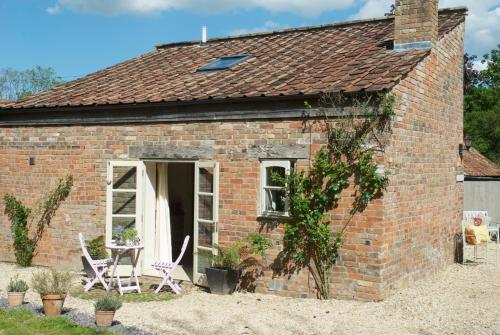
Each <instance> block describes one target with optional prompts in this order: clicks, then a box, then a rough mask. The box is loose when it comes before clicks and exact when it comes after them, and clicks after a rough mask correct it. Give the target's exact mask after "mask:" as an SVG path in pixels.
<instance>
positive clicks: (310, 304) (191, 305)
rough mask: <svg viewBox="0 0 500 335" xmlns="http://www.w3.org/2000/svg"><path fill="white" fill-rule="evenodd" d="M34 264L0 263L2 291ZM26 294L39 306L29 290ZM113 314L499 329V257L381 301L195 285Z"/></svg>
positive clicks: (199, 326)
mask: <svg viewBox="0 0 500 335" xmlns="http://www.w3.org/2000/svg"><path fill="white" fill-rule="evenodd" d="M31 271H33V268H30V269H20V268H17V267H15V266H13V265H12V264H6V263H0V273H2V276H1V278H0V288H1V289H0V297H1V298H5V297H6V293H5V287H6V285H7V282H8V278H9V277H10V276H12V275H14V274H15V273H19V274H20V276H21V277H23V278H26V279H29V278H30V273H31ZM2 300H4V299H2ZM27 301H29V302H30V303H32V304H33V306H34V307H35V308H39V307H40V297H39V296H38V295H37V294H35V293H33V292H31V291H30V292H28V294H27ZM0 305H1V303H0ZM65 307H67V308H68V309H69V311H68V312H67V313H66V314H65V315H66V316H68V317H70V318H71V319H73V320H76V321H78V322H79V323H81V324H85V325H93V321H94V319H93V306H92V302H91V301H87V300H82V299H78V298H73V297H68V298H67V300H66V303H65ZM116 320H117V321H118V324H117V325H115V326H114V327H113V330H115V331H117V332H120V333H124V334H150V333H152V334H166V333H169V334H231V335H232V334H353V335H354V334H356V335H357V334H370V335H372V334H373V335H376V334H397V335H401V334H425V335H427V334H474V335H481V334H486V335H495V334H497V335H499V334H500V263H499V264H498V265H496V264H495V262H494V257H493V262H492V263H490V264H480V265H468V266H462V265H458V264H455V265H451V266H449V267H448V268H447V269H446V270H444V271H443V272H441V273H440V274H438V275H436V276H433V277H432V278H429V279H426V280H422V281H419V282H418V283H417V284H416V285H415V286H414V287H412V288H410V289H406V290H402V291H399V292H398V293H396V294H394V295H393V296H391V297H389V298H388V299H387V300H385V301H383V302H379V303H362V302H355V301H341V300H330V301H317V300H313V299H292V298H281V297H276V296H272V295H262V294H248V293H247V294H245V293H236V294H233V295H231V296H217V295H210V294H207V293H204V292H201V291H197V290H193V291H192V292H190V293H188V294H186V295H184V296H182V297H180V298H178V299H175V300H171V301H161V302H147V303H125V304H124V306H123V308H122V309H121V310H119V311H118V312H117V315H116ZM139 329H140V330H139Z"/></svg>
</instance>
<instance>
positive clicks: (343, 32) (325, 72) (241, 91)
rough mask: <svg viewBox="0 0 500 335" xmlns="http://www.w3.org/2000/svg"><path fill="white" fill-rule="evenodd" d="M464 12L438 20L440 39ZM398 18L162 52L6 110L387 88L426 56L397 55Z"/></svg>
mask: <svg viewBox="0 0 500 335" xmlns="http://www.w3.org/2000/svg"><path fill="white" fill-rule="evenodd" d="M464 17H465V10H464V9H455V10H445V11H440V15H439V35H440V37H442V36H443V35H445V34H446V33H448V32H449V31H451V30H452V29H453V28H454V27H456V26H457V25H458V24H460V23H461V22H463V21H464ZM393 31H394V19H393V18H391V17H390V18H381V19H374V20H365V21H354V22H351V23H343V24H333V25H325V26H318V27H306V28H298V29H289V30H283V31H277V32H271V33H261V34H253V35H246V36H237V37H228V38H217V39H211V40H209V41H208V43H207V44H206V45H204V46H200V45H199V43H198V42H183V43H177V44H168V45H163V46H159V47H157V50H155V51H152V52H149V53H146V54H144V55H141V56H139V57H136V58H134V59H131V60H128V61H126V62H123V63H120V64H117V65H114V66H111V67H109V68H107V69H104V70H101V71H98V72H95V73H92V74H90V75H87V76H85V77H83V78H80V79H77V80H74V81H71V82H68V83H65V84H62V85H59V86H57V87H55V88H53V89H51V90H48V91H45V92H41V93H38V94H35V95H32V96H29V97H26V98H24V99H22V100H20V101H18V102H16V103H11V104H9V105H7V106H8V107H11V108H34V107H55V106H79V105H99V104H118V103H146V102H161V101H190V100H204V99H226V98H237V97H257V96H279V95H296V94H318V93H321V92H327V91H328V92H339V91H348V92H357V91H361V90H367V91H378V90H383V89H389V88H391V87H392V86H394V85H395V84H396V83H397V81H398V80H399V79H400V78H401V77H403V76H404V75H405V74H407V73H408V72H409V71H410V70H411V69H412V68H413V67H414V66H415V65H416V64H417V63H418V62H419V61H420V60H421V59H422V58H424V57H425V56H426V55H427V54H428V50H411V51H407V52H392V51H390V50H388V46H389V45H390V44H391V41H392V39H393V35H394V32H393ZM235 54H250V55H252V58H251V59H248V60H246V61H243V62H241V63H239V64H236V65H235V66H233V67H232V68H230V69H227V70H223V71H213V72H202V73H200V72H196V70H197V69H198V68H199V67H201V66H203V65H205V64H207V63H209V62H211V61H213V60H216V59H218V58H220V57H223V56H230V55H235Z"/></svg>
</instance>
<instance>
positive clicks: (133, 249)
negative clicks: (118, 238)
mask: <svg viewBox="0 0 500 335" xmlns="http://www.w3.org/2000/svg"><path fill="white" fill-rule="evenodd" d="M106 248H108V249H110V250H111V251H112V252H113V251H114V252H115V256H114V258H115V261H114V263H113V271H112V272H111V281H110V283H109V287H110V288H111V286H112V285H113V277H115V274H116V281H117V282H118V290H119V291H120V295H123V292H124V291H134V290H137V292H139V293H141V286H140V285H139V279H137V269H136V268H137V261H138V260H139V255H140V253H141V250H142V249H144V246H143V245H142V244H139V245H117V244H106ZM128 253H131V254H132V255H131V256H130V257H131V259H132V271H131V273H130V277H129V283H128V285H127V286H123V285H122V282H121V280H120V274H119V273H118V271H117V270H118V269H117V267H118V262H119V261H120V258H122V257H123V256H124V255H126V254H128ZM132 279H135V284H134V285H132Z"/></svg>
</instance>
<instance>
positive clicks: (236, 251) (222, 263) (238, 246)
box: [211, 233, 271, 269]
mask: <svg viewBox="0 0 500 335" xmlns="http://www.w3.org/2000/svg"><path fill="white" fill-rule="evenodd" d="M270 246H271V243H270V242H269V241H268V240H267V239H265V238H264V237H263V236H261V235H259V234H256V233H250V234H248V236H247V237H246V240H245V241H244V242H237V243H233V244H231V245H230V246H228V247H223V246H220V245H216V248H217V254H216V255H213V256H212V257H211V261H212V266H213V267H215V268H230V269H237V268H240V267H241V265H242V264H243V262H244V259H246V258H247V256H249V252H250V254H252V255H256V254H260V255H261V256H264V255H265V253H266V250H267V249H268V248H269V247H270Z"/></svg>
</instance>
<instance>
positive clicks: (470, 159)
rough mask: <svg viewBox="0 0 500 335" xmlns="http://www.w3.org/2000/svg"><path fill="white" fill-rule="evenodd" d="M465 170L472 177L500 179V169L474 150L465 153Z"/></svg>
mask: <svg viewBox="0 0 500 335" xmlns="http://www.w3.org/2000/svg"><path fill="white" fill-rule="evenodd" d="M463 164H464V170H465V174H466V175H467V176H472V177H500V167H499V166H497V165H496V164H495V163H493V162H492V161H490V160H489V159H488V158H486V157H484V156H483V155H482V154H481V153H480V152H479V151H477V150H476V149H474V148H470V149H469V150H466V151H464V158H463Z"/></svg>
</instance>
